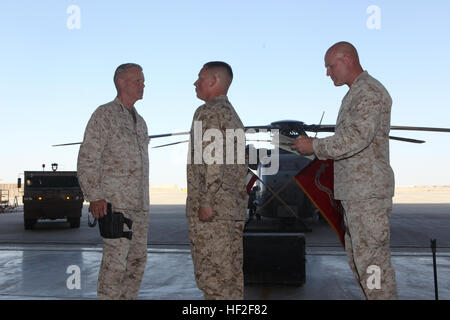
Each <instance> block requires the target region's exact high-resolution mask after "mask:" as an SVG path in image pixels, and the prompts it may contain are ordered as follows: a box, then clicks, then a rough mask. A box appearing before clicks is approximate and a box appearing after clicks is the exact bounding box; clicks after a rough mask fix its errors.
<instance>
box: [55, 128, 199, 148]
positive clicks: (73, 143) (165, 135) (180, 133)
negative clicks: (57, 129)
mask: <svg viewBox="0 0 450 320" xmlns="http://www.w3.org/2000/svg"><path fill="white" fill-rule="evenodd" d="M186 134H190V132H189V131H188V132H176V133H163V134H155V135H151V136H148V137H149V139H156V138H164V137H171V136H181V135H186ZM76 144H82V142H71V143H61V144H54V145H52V147H62V146H72V145H76Z"/></svg>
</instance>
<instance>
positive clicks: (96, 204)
mask: <svg viewBox="0 0 450 320" xmlns="http://www.w3.org/2000/svg"><path fill="white" fill-rule="evenodd" d="M106 207H107V204H106V201H105V200H97V201H93V202H91V203H90V204H89V211H90V212H91V213H92V216H93V217H94V218H96V219H99V218H102V217H104V216H106Z"/></svg>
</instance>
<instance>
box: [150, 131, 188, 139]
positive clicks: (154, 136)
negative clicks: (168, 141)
mask: <svg viewBox="0 0 450 320" xmlns="http://www.w3.org/2000/svg"><path fill="white" fill-rule="evenodd" d="M190 133H191V132H190V131H187V132H177V133H163V134H155V135H151V136H148V137H149V138H150V139H156V138H164V137H171V136H182V135H186V134H190Z"/></svg>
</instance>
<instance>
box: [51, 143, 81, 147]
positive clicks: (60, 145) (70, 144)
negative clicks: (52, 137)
mask: <svg viewBox="0 0 450 320" xmlns="http://www.w3.org/2000/svg"><path fill="white" fill-rule="evenodd" d="M76 144H81V142H72V143H62V144H54V145H52V147H62V146H72V145H76Z"/></svg>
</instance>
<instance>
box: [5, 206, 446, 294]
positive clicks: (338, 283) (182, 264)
mask: <svg viewBox="0 0 450 320" xmlns="http://www.w3.org/2000/svg"><path fill="white" fill-rule="evenodd" d="M184 208H185V207H184V206H183V205H154V206H152V207H151V211H150V212H151V214H150V230H149V242H148V261H147V267H146V271H145V274H144V279H143V282H142V285H141V290H140V294H139V299H151V300H202V299H203V296H202V293H201V292H200V291H199V289H198V288H197V286H196V283H195V279H194V275H193V266H192V261H191V256H190V249H189V245H188V234H187V227H186V221H185V217H184ZM311 226H312V229H313V231H312V232H310V233H305V238H306V282H305V284H303V285H301V286H292V285H270V284H259V285H256V284H251V285H250V284H247V285H246V286H245V299H246V300H279V299H282V300H359V299H361V293H360V290H359V287H358V286H357V284H356V281H355V279H354V277H353V274H352V273H351V271H350V268H349V266H348V263H347V257H346V255H345V252H344V251H343V249H342V248H341V246H340V244H339V242H338V240H337V237H336V235H335V234H334V232H333V231H332V230H331V228H330V227H329V226H327V225H326V224H324V223H323V222H311ZM449 228H450V204H394V209H393V213H392V217H391V250H392V262H393V264H394V268H395V270H396V277H397V284H398V291H399V292H398V293H399V299H403V300H415V299H420V300H433V299H435V288H434V280H433V279H434V278H433V259H432V253H431V249H430V239H432V238H434V239H437V276H438V285H439V299H441V300H442V299H445V300H449V299H450V235H449V232H448V229H449ZM101 256H102V246H101V238H100V236H99V234H98V229H97V228H89V227H88V226H87V209H86V207H85V208H84V211H83V216H82V221H81V227H80V228H78V229H70V228H69V226H68V223H66V222H65V221H63V220H55V221H51V220H42V221H39V222H38V224H37V225H36V227H35V229H33V230H27V231H25V230H24V229H23V212H21V211H15V212H10V213H3V214H0V299H1V300H17V299H19V300H22V299H26V300H60V299H71V300H72V299H75V300H85V299H97V295H96V290H97V277H98V269H99V266H100V261H101Z"/></svg>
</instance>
